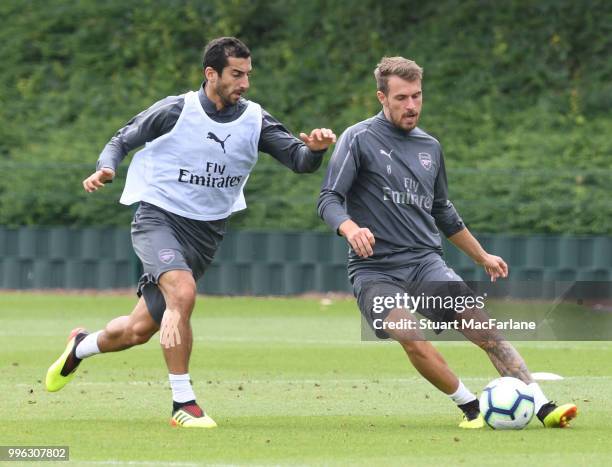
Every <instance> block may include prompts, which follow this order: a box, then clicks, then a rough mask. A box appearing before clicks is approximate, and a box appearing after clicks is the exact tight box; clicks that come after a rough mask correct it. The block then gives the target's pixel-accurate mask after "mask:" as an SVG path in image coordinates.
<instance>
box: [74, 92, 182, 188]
mask: <svg viewBox="0 0 612 467" xmlns="http://www.w3.org/2000/svg"><path fill="white" fill-rule="evenodd" d="M183 106H184V100H183V97H182V96H169V97H166V98H165V99H162V100H160V101H158V102H156V103H155V104H153V105H152V106H151V107H149V108H148V109H147V110H144V111H143V112H140V113H139V114H138V115H136V116H135V117H133V118H132V119H131V120H130V121H129V122H127V124H126V125H125V126H124V127H123V128H121V129H120V130H119V131H117V133H115V135H114V136H113V137H112V138H111V139H110V141H109V142H108V143H107V144H106V146H105V147H104V149H103V150H102V153H101V154H100V157H99V158H98V162H97V164H96V171H95V172H94V173H93V174H91V175H90V176H89V177H87V178H86V179H85V180H83V188H84V189H85V191H87V192H88V193H91V192H92V191H96V190H98V189H99V188H101V187H103V186H104V184H105V183H110V182H111V181H112V180H113V178H114V177H115V172H116V171H117V166H118V165H119V163H120V162H121V161H122V160H123V159H124V158H125V156H126V155H127V154H128V153H129V152H130V151H132V150H133V149H136V148H139V147H140V146H142V145H144V144H145V143H147V142H149V141H153V140H154V139H155V138H159V137H160V136H162V135H164V134H166V133H168V132H170V131H171V130H172V128H174V125H176V122H177V120H178V118H179V116H180V115H181V112H182V110H183Z"/></svg>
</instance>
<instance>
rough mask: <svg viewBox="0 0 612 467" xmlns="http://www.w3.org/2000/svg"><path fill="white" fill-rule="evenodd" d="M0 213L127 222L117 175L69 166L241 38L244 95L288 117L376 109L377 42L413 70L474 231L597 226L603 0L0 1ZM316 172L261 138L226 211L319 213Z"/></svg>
mask: <svg viewBox="0 0 612 467" xmlns="http://www.w3.org/2000/svg"><path fill="white" fill-rule="evenodd" d="M0 18H1V20H2V24H3V28H2V29H1V30H0V40H1V41H2V44H3V46H2V48H1V49H0V60H1V62H2V67H0V80H1V82H2V86H1V88H0V103H1V104H2V105H1V106H0V118H1V119H2V121H3V125H1V126H0V152H1V162H0V169H1V170H2V173H3V177H0V224H5V225H30V224H46V225H58V224H66V225H88V224H109V225H126V224H127V223H128V222H129V219H130V216H131V210H130V209H128V208H125V207H122V206H119V205H118V204H117V199H118V197H119V194H120V191H121V187H122V180H121V176H124V175H125V170H126V167H127V165H128V164H127V161H125V162H124V164H123V165H122V169H121V171H120V174H119V175H120V180H118V183H115V184H113V185H112V186H108V187H105V189H104V190H103V193H97V194H95V195H86V194H85V193H84V192H82V189H81V185H80V181H81V180H82V179H83V178H84V177H86V176H87V175H88V174H89V173H90V172H91V171H92V169H93V167H94V164H95V160H96V158H97V156H98V154H99V152H100V150H101V149H102V147H103V146H104V144H105V143H106V141H107V140H108V139H109V138H110V137H111V136H112V134H113V133H114V132H115V131H116V130H117V129H118V128H119V127H121V126H122V125H123V124H124V123H125V122H126V121H127V120H128V119H129V118H131V117H132V116H133V115H135V114H136V113H138V112H139V111H141V110H143V109H144V108H146V107H148V106H149V105H150V104H152V103H153V102H155V101H156V100H158V99H160V98H163V97H165V96H167V95H172V94H178V93H182V92H184V91H186V90H189V89H194V88H196V87H197V86H198V85H199V84H200V80H201V69H200V65H199V64H200V62H201V51H202V47H203V45H204V44H205V43H206V42H207V41H208V40H209V39H211V38H213V37H216V36H219V35H237V36H239V37H241V38H243V39H244V40H245V42H246V43H247V44H249V46H250V47H251V49H252V52H253V63H254V74H253V78H252V91H251V92H250V98H252V99H253V100H256V101H257V102H260V103H261V104H262V105H263V106H264V107H265V108H266V109H267V110H268V111H269V112H271V113H272V114H273V115H274V116H276V117H277V118H279V119H280V120H281V121H283V122H284V123H285V124H286V125H287V126H288V127H289V128H290V129H291V130H293V131H294V132H299V131H302V130H309V129H311V128H313V127H317V126H327V127H331V128H333V129H335V130H336V132H337V133H338V134H339V133H340V132H341V131H342V130H343V129H344V128H346V127H347V126H348V125H350V124H353V123H355V122H357V121H359V120H363V119H365V118H367V117H369V116H370V115H372V114H374V113H375V112H377V111H378V102H377V101H376V98H375V93H374V81H373V78H372V70H373V68H374V66H375V64H376V63H377V61H378V60H379V59H380V57H381V56H383V55H404V56H406V57H410V58H413V59H415V60H416V61H417V62H418V63H419V64H421V65H422V66H423V67H424V69H425V79H424V96H425V97H424V98H425V104H424V105H425V107H424V114H423V117H422V121H421V126H422V127H423V128H424V129H425V130H426V131H428V132H430V133H431V134H433V135H434V136H436V137H437V138H438V139H440V141H441V142H442V144H443V147H444V150H445V157H446V160H447V167H448V172H449V180H450V184H451V185H450V192H451V198H452V200H453V201H454V202H455V204H456V206H457V207H458V208H459V210H460V212H461V213H462V215H463V217H464V218H465V219H466V221H468V223H469V225H470V226H471V227H472V228H473V229H475V230H479V231H486V232H514V233H531V232H534V233H535V232H538V233H564V232H567V233H577V234H583V233H592V234H611V233H612V224H611V219H612V202H611V199H610V194H611V192H612V189H611V188H610V187H611V186H612V139H611V138H610V137H609V135H610V134H612V117H611V116H610V111H609V109H610V108H612V61H610V60H609V50H612V30H611V25H612V4H611V3H610V2H607V1H605V0H602V1H596V0H592V1H581V2H575V1H570V0H561V1H540V2H536V1H512V2H483V1H476V0H470V1H458V0H457V1H453V0H446V1H439V2H417V1H408V2H407V1H399V0H387V1H385V2H379V1H376V0H363V1H357V0H356V1H323V0H309V1H306V2H300V1H297V0H287V1H280V0H276V1H275V0H272V1H265V0H250V1H247V0H230V1H228V0H215V1H207V2H202V1H196V0H194V1H188V0H183V1H179V0H171V1H170V0H168V1H164V2H158V1H130V0H122V1H118V0H107V1H104V2H97V1H93V0H81V1H73V0H52V1H40V0H32V1H8V2H2V3H0ZM321 178H322V172H319V173H317V174H314V175H308V176H298V175H293V174H291V173H289V172H288V171H286V170H284V168H282V167H281V166H280V165H279V164H278V163H277V162H276V161H275V160H273V159H272V158H271V157H269V156H267V155H264V154H262V155H261V156H260V162H259V164H258V166H257V168H256V169H255V172H254V174H253V176H252V177H251V179H250V182H249V186H248V189H247V201H248V202H249V209H248V210H247V211H246V212H245V213H242V214H238V215H236V216H235V218H234V219H233V221H232V223H233V225H234V227H242V228H251V229H257V228H278V227H280V228H286V229H304V228H307V229H324V228H325V227H324V226H323V225H322V223H321V222H320V220H319V219H318V218H317V216H316V212H315V204H316V197H317V194H318V190H319V186H320V182H321Z"/></svg>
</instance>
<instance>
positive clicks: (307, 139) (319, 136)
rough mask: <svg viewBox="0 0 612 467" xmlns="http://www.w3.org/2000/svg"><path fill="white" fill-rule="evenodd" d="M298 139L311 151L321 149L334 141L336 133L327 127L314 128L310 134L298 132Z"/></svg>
mask: <svg viewBox="0 0 612 467" xmlns="http://www.w3.org/2000/svg"><path fill="white" fill-rule="evenodd" d="M300 139H301V140H302V141H304V144H306V146H308V149H310V150H311V151H322V150H323V149H327V148H328V147H329V146H330V145H331V144H334V143H335V142H336V135H335V134H334V132H333V131H331V130H330V129H329V128H316V129H314V130H312V131H311V132H310V135H307V134H306V133H300Z"/></svg>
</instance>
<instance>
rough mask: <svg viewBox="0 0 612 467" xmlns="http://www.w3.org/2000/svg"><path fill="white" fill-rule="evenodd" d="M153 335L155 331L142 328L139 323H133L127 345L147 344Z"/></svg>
mask: <svg viewBox="0 0 612 467" xmlns="http://www.w3.org/2000/svg"><path fill="white" fill-rule="evenodd" d="M153 334H155V329H151V328H149V327H146V326H143V325H142V324H141V323H134V324H133V325H132V327H131V329H130V334H129V341H130V342H129V344H130V345H142V344H146V343H147V342H149V340H150V339H151V337H152V336H153Z"/></svg>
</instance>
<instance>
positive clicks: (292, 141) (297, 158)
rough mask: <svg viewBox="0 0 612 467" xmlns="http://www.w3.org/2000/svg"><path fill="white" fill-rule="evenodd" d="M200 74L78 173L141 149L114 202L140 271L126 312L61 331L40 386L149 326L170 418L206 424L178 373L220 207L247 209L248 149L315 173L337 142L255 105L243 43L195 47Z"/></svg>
mask: <svg viewBox="0 0 612 467" xmlns="http://www.w3.org/2000/svg"><path fill="white" fill-rule="evenodd" d="M203 66H204V68H203V73H204V77H205V81H204V83H203V84H202V86H201V87H200V89H199V90H198V91H192V92H188V93H186V94H183V95H180V96H171V97H167V98H165V99H162V100H161V101H159V102H157V103H155V104H154V105H153V106H151V107H150V108H149V109H147V110H145V111H144V112H142V113H140V114H138V115H137V116H135V117H134V118H132V119H131V120H130V121H129V122H128V123H127V125H126V126H125V127H123V128H122V129H120V130H119V131H118V132H117V133H116V134H115V136H113V137H112V138H111V140H110V141H109V142H108V144H107V145H106V147H105V148H104V150H103V151H102V153H101V154H100V157H99V159H98V163H97V170H96V172H94V173H93V174H92V175H91V176H89V177H88V178H86V179H85V180H84V181H83V187H84V188H85V191H87V192H93V191H96V190H98V189H99V188H101V187H103V186H104V184H105V183H108V182H110V181H111V180H112V179H113V178H114V176H115V171H116V168H117V166H118V165H119V163H120V162H121V160H123V158H124V157H125V156H126V154H127V153H128V152H129V151H131V150H132V149H136V148H138V147H140V146H142V145H145V144H146V145H145V147H144V148H143V149H142V150H140V151H139V152H137V153H136V154H135V155H134V158H133V160H132V162H131V164H130V167H129V171H128V175H127V180H126V184H125V188H124V191H123V194H122V196H121V203H123V204H127V205H130V204H133V203H139V206H138V209H137V211H136V213H135V215H134V220H133V222H132V243H133V246H134V250H135V251H136V254H137V255H138V257H139V258H140V260H141V261H142V265H143V270H144V274H143V275H142V277H141V278H140V281H139V283H138V296H139V297H140V298H139V301H138V303H137V304H136V306H135V308H134V309H133V311H132V312H131V314H130V315H127V316H120V317H118V318H115V319H114V320H112V321H110V322H109V323H108V324H107V325H106V327H105V328H104V329H102V330H100V331H97V332H94V333H88V332H86V331H85V330H84V329H82V328H77V329H74V330H73V331H72V333H71V334H70V336H69V339H68V344H67V346H66V349H65V350H64V353H63V354H62V355H61V356H60V357H59V358H58V359H57V361H56V362H55V363H53V365H51V367H50V368H49V370H48V372H47V376H46V380H45V384H46V388H47V390H48V391H51V392H53V391H58V390H60V389H61V388H63V387H64V386H65V385H66V384H67V383H68V382H69V381H70V380H71V379H72V378H74V375H75V371H76V369H77V367H78V366H79V364H80V362H81V360H82V359H84V358H87V357H90V356H92V355H96V354H98V353H105V352H116V351H120V350H124V349H127V348H130V347H132V346H135V345H139V344H144V343H145V342H147V341H148V340H149V339H150V338H151V337H152V336H153V335H154V334H155V333H156V332H157V331H160V343H161V345H162V350H163V354H164V358H165V361H166V365H167V367H168V371H169V380H170V386H171V389H172V398H173V407H172V418H171V423H172V425H174V426H183V427H187V428H191V427H193V428H212V427H215V426H216V423H215V422H214V421H213V420H212V418H211V417H209V416H208V415H207V414H206V413H205V412H204V411H203V410H202V409H201V407H200V406H199V405H198V404H197V402H196V397H195V394H194V392H193V389H192V386H191V380H190V377H189V358H190V353H191V347H192V341H193V338H192V331H191V325H190V318H191V312H192V310H193V307H194V303H195V298H196V280H197V279H198V278H199V277H201V276H202V274H203V273H204V271H205V270H206V268H207V266H208V265H209V264H210V263H211V261H212V260H213V256H214V254H215V252H216V250H217V248H218V247H219V244H220V243H221V240H222V239H223V235H224V233H225V228H226V223H227V219H228V218H229V216H230V215H231V214H232V213H233V212H236V211H239V210H242V209H244V208H245V207H246V203H245V199H244V195H243V188H244V185H245V183H246V181H247V178H248V176H249V174H250V173H251V170H252V169H253V166H254V165H255V163H256V161H257V157H258V151H263V152H266V153H268V154H270V155H271V156H272V157H274V158H275V159H277V160H278V161H279V162H281V163H282V164H283V165H285V166H287V167H288V168H290V169H291V170H293V171H294V172H297V173H308V172H314V171H316V170H317V169H318V168H319V167H320V165H321V162H322V159H323V154H324V152H325V150H326V149H327V147H328V146H329V145H330V144H333V143H334V142H335V141H336V136H335V135H334V133H333V132H332V131H331V130H329V129H327V128H317V129H315V130H312V131H311V132H310V134H305V133H300V139H301V141H300V139H297V138H296V137H295V136H293V135H292V134H291V133H290V132H289V131H288V130H287V129H286V128H285V127H284V126H283V125H282V124H281V123H279V122H278V121H277V120H276V119H274V118H273V117H272V116H271V115H270V114H269V113H268V112H266V111H265V110H263V109H262V108H261V107H260V106H259V104H256V103H255V102H252V101H249V100H246V99H244V98H243V97H242V95H243V94H244V93H245V92H247V91H248V89H249V74H250V72H251V53H250V51H249V49H248V48H247V46H246V45H245V44H243V43H242V42H241V41H240V40H238V39H236V38H234V37H221V38H218V39H215V40H213V41H211V42H210V43H209V44H208V45H207V46H206V48H205V51H204V59H203Z"/></svg>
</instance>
